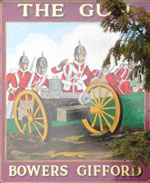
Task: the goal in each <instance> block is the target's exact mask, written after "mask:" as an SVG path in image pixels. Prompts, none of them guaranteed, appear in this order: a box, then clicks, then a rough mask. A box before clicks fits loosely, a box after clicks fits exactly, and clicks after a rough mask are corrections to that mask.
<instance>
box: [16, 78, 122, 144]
mask: <svg viewBox="0 0 150 183" xmlns="http://www.w3.org/2000/svg"><path fill="white" fill-rule="evenodd" d="M54 81H55V82H54ZM52 82H53V83H52ZM52 85H53V86H52ZM49 86H50V87H49V88H43V89H42V90H41V94H40V95H39V94H37V93H36V92H34V91H33V90H23V91H22V92H20V93H19V94H18V96H17V98H16V100H15V101H14V106H13V115H14V120H15V124H16V126H17V128H18V130H19V131H20V132H21V133H23V134H24V133H33V132H34V133H35V131H36V133H37V134H38V135H39V136H40V137H41V139H42V140H43V141H44V140H46V139H48V138H49V135H50V133H51V122H52V121H55V120H58V121H64V122H68V123H69V121H74V120H81V121H82V123H83V125H84V126H85V127H86V129H87V130H88V131H89V132H90V133H92V134H93V135H104V134H106V133H108V132H110V133H114V132H115V131H116V130H117V129H118V128H119V126H120V121H121V112H122V110H121V102H120V99H119V97H118V95H117V93H116V92H115V90H114V89H113V88H112V87H111V86H109V85H108V84H107V83H103V82H100V83H93V84H91V85H89V86H88V87H87V88H86V90H85V92H84V94H78V93H66V92H63V91H62V83H61V80H60V79H58V78H55V79H51V80H49Z"/></svg>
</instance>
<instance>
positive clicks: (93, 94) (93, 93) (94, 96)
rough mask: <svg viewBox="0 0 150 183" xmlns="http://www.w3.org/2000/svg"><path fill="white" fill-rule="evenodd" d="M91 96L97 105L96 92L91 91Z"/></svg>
mask: <svg viewBox="0 0 150 183" xmlns="http://www.w3.org/2000/svg"><path fill="white" fill-rule="evenodd" d="M91 94H92V96H93V98H94V100H95V103H96V104H97V99H96V95H95V92H94V89H92V90H91Z"/></svg>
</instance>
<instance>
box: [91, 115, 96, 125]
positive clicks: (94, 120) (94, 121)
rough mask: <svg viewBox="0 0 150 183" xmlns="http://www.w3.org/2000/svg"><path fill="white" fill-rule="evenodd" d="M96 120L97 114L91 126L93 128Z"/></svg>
mask: <svg viewBox="0 0 150 183" xmlns="http://www.w3.org/2000/svg"><path fill="white" fill-rule="evenodd" d="M96 118H97V114H95V116H94V119H93V121H92V124H91V126H92V127H94V126H95V123H96Z"/></svg>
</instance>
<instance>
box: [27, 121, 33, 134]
mask: <svg viewBox="0 0 150 183" xmlns="http://www.w3.org/2000/svg"><path fill="white" fill-rule="evenodd" d="M28 128H29V133H32V129H31V123H30V122H28Z"/></svg>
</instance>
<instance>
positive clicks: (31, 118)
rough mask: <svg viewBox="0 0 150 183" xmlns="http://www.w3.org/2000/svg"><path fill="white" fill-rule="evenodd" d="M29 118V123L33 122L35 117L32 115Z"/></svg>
mask: <svg viewBox="0 0 150 183" xmlns="http://www.w3.org/2000/svg"><path fill="white" fill-rule="evenodd" d="M27 118H28V122H29V123H31V122H33V117H32V116H31V115H28V116H27Z"/></svg>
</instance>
